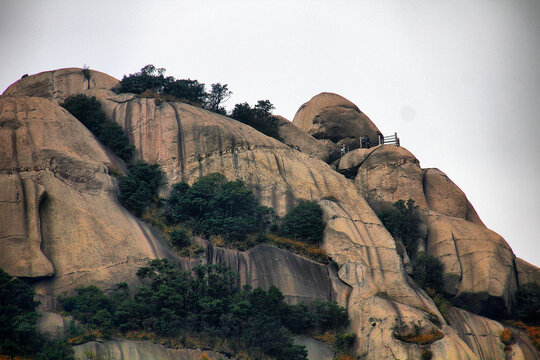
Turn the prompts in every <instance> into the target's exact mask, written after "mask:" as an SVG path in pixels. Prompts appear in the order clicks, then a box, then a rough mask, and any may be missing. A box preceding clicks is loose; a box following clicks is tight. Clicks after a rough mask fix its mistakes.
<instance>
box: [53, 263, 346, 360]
mask: <svg viewBox="0 0 540 360" xmlns="http://www.w3.org/2000/svg"><path fill="white" fill-rule="evenodd" d="M137 276H138V277H139V279H140V281H141V285H140V286H139V287H138V288H137V291H136V293H135V295H134V297H131V296H130V295H129V289H128V287H127V285H126V284H118V286H117V288H116V289H115V290H114V291H113V292H112V293H111V294H110V295H106V294H104V293H103V292H102V291H101V290H99V289H97V288H95V287H84V288H78V289H77V295H75V296H73V297H64V298H62V299H61V301H62V304H63V306H64V309H65V310H66V311H67V312H70V313H71V314H72V315H73V316H74V317H75V318H76V319H79V320H80V321H82V322H83V323H84V324H85V326H87V327H89V328H90V329H94V330H93V331H85V333H84V335H82V336H78V337H77V338H74V341H75V340H76V341H79V340H81V339H83V337H84V336H86V334H90V335H92V334H96V335H94V336H96V337H97V336H98V335H100V334H101V333H103V332H104V331H105V332H110V329H111V327H112V329H117V330H119V331H123V332H125V331H137V330H141V329H144V330H145V331H147V332H150V333H154V334H157V335H158V336H162V337H167V338H173V337H179V336H180V335H181V334H183V335H190V334H192V335H194V336H197V334H199V335H201V336H203V337H204V336H207V337H217V338H220V339H226V341H227V342H228V343H230V344H234V346H233V350H236V351H245V350H246V349H247V350H249V351H255V352H260V353H264V354H266V355H267V356H270V357H274V358H278V359H294V360H305V359H306V356H307V353H306V351H305V348H304V347H301V346H297V345H294V344H293V343H292V339H291V333H292V332H294V333H298V334H301V333H307V332H310V331H312V330H319V329H323V330H332V331H334V330H336V328H335V327H339V328H342V327H343V326H346V324H347V321H348V318H347V313H346V311H345V310H344V309H343V308H340V307H339V306H337V304H335V303H332V302H323V301H316V302H315V303H314V306H313V307H314V311H310V310H309V308H308V307H307V306H306V305H304V304H299V305H288V304H286V303H285V302H284V296H283V294H282V293H281V291H280V290H279V289H278V288H276V287H274V286H272V287H270V288H269V289H268V290H266V291H265V290H263V289H260V288H258V289H252V288H251V287H249V286H244V287H243V288H239V286H238V283H239V280H238V274H236V273H233V272H231V271H230V270H229V269H228V268H226V267H224V266H223V265H202V266H198V267H196V268H194V269H193V272H185V271H182V270H181V269H180V268H179V267H178V266H177V265H175V264H173V263H172V262H170V261H168V260H166V259H156V260H152V261H150V262H149V263H148V264H147V266H144V267H142V268H140V269H139V270H138V271H137ZM102 310H103V311H105V310H106V311H107V312H108V313H110V314H112V319H113V322H112V325H110V323H109V322H107V321H101V320H100V321H96V319H95V316H97V315H98V313H99V312H100V311H102ZM91 312H95V315H92V314H91ZM102 315H103V314H102ZM98 318H99V319H102V318H107V319H109V318H110V317H109V316H108V315H107V316H98ZM340 331H341V330H340ZM80 332H81V331H78V333H80ZM342 335H343V336H342V338H340V342H339V344H340V346H342V347H346V346H350V344H351V341H353V339H351V336H350V335H347V334H342Z"/></svg>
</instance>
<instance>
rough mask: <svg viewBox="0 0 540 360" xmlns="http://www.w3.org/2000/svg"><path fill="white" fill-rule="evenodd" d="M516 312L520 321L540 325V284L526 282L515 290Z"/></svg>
mask: <svg viewBox="0 0 540 360" xmlns="http://www.w3.org/2000/svg"><path fill="white" fill-rule="evenodd" d="M516 303H517V309H518V310H517V314H518V317H519V319H520V320H521V321H524V322H526V323H528V324H532V325H537V326H538V325H540V286H538V284H536V283H528V284H525V285H522V286H520V287H519V289H518V290H517V291H516Z"/></svg>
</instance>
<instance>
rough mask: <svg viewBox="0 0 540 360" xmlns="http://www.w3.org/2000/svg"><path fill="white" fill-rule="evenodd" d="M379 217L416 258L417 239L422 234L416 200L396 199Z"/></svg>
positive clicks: (412, 256) (410, 254) (411, 255)
mask: <svg viewBox="0 0 540 360" xmlns="http://www.w3.org/2000/svg"><path fill="white" fill-rule="evenodd" d="M379 218H380V219H381V221H382V223H383V224H384V226H385V227H386V229H387V230H388V231H389V232H390V234H392V236H393V237H395V238H396V237H397V238H399V239H401V240H402V241H403V244H404V245H405V248H406V249H407V254H408V255H409V256H410V257H411V258H414V256H415V255H416V247H417V239H418V237H419V236H420V231H419V229H418V226H419V225H420V215H419V214H418V206H416V205H414V200H412V199H408V200H407V202H405V201H404V200H398V201H396V202H395V203H394V205H393V208H392V209H391V210H389V211H386V212H384V213H382V214H381V215H380V217H379Z"/></svg>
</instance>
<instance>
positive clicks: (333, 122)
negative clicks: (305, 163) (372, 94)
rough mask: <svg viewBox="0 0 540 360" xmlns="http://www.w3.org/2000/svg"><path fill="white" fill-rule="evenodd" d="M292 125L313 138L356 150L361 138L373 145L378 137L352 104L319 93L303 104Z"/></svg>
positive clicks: (375, 130) (333, 95) (375, 131)
mask: <svg viewBox="0 0 540 360" xmlns="http://www.w3.org/2000/svg"><path fill="white" fill-rule="evenodd" d="M293 124H294V125H296V126H297V127H299V128H300V129H302V130H304V131H305V132H307V133H308V134H309V135H311V136H313V137H314V138H316V139H328V140H331V141H332V142H334V143H336V144H339V146H341V145H342V144H345V145H347V146H349V147H351V148H358V147H360V143H359V141H358V139H360V138H361V137H362V136H363V135H367V136H369V137H370V139H372V143H375V142H376V141H377V139H378V134H379V129H377V127H376V126H375V124H373V122H371V120H370V119H369V118H368V117H367V116H366V115H365V114H364V113H363V112H361V111H360V110H359V109H358V107H357V106H356V105H354V104H353V103H352V102H350V101H349V100H347V99H345V98H344V97H342V96H339V95H337V94H332V93H321V94H319V95H317V96H314V97H313V98H311V100H309V101H308V102H307V103H305V104H303V105H302V106H301V107H300V109H298V111H297V112H296V115H295V116H294V119H293Z"/></svg>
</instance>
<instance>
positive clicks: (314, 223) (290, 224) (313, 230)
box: [280, 200, 324, 244]
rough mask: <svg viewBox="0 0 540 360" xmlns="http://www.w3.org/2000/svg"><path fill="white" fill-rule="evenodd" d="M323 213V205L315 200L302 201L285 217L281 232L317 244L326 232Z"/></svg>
mask: <svg viewBox="0 0 540 360" xmlns="http://www.w3.org/2000/svg"><path fill="white" fill-rule="evenodd" d="M322 215H323V214H322V209H321V206H320V205H319V204H317V203H316V202H315V201H305V200H304V201H300V203H299V204H298V205H297V206H296V207H295V208H294V209H292V210H291V211H289V213H288V214H287V215H285V217H284V218H283V221H282V223H281V229H280V234H282V235H285V236H288V237H290V238H293V239H299V240H302V241H305V242H307V243H310V244H317V243H319V242H320V241H322V237H323V232H324V222H323V220H322Z"/></svg>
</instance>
